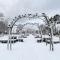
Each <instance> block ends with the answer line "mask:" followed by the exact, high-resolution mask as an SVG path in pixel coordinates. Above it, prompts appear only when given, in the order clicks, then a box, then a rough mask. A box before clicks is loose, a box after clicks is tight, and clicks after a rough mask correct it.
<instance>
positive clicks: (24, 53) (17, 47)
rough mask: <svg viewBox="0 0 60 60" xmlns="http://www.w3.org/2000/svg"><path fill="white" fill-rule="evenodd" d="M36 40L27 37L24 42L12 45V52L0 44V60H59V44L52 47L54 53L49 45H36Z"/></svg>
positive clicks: (30, 36)
mask: <svg viewBox="0 0 60 60" xmlns="http://www.w3.org/2000/svg"><path fill="white" fill-rule="evenodd" d="M36 41H37V38H34V36H33V35H31V34H30V35H29V36H28V37H27V38H24V42H23V43H21V42H17V43H15V44H12V50H11V51H10V50H7V44H1V43H0V59H1V60H60V53H59V52H60V44H55V45H54V51H53V52H52V51H50V49H49V45H47V46H46V44H45V43H37V42H36Z"/></svg>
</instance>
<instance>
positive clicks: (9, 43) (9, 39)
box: [7, 25, 12, 50]
mask: <svg viewBox="0 0 60 60" xmlns="http://www.w3.org/2000/svg"><path fill="white" fill-rule="evenodd" d="M8 29H9V33H8V42H7V49H8V50H12V44H11V26H10V25H9V26H8Z"/></svg>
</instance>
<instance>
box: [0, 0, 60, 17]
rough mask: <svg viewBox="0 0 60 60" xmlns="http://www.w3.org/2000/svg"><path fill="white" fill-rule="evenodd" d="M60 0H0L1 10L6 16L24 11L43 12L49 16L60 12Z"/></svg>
mask: <svg viewBox="0 0 60 60" xmlns="http://www.w3.org/2000/svg"><path fill="white" fill-rule="evenodd" d="M59 10H60V0H0V12H3V13H4V14H5V16H17V15H19V14H23V13H35V12H38V13H42V12H45V13H47V14H48V15H49V16H51V15H54V14H56V13H57V14H58V13H59V14H60V11H59Z"/></svg>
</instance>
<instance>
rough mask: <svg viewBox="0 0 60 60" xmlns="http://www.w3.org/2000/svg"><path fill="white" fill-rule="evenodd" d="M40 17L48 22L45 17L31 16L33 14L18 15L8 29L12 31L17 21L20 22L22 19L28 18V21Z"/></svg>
mask: <svg viewBox="0 0 60 60" xmlns="http://www.w3.org/2000/svg"><path fill="white" fill-rule="evenodd" d="M42 14H43V13H42ZM40 17H44V18H45V19H46V20H47V21H48V19H47V18H46V16H43V15H41V16H39V15H38V14H37V13H36V14H35V15H33V14H25V15H19V16H18V17H15V19H13V21H12V22H11V24H10V27H11V29H12V28H13V26H14V24H15V23H16V22H17V21H18V20H20V19H23V18H28V19H36V18H39V19H41V18H40ZM41 20H44V19H41Z"/></svg>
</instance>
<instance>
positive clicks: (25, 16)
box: [8, 13, 53, 50]
mask: <svg viewBox="0 0 60 60" xmlns="http://www.w3.org/2000/svg"><path fill="white" fill-rule="evenodd" d="M41 17H44V19H42V20H46V21H45V22H46V23H47V25H48V26H49V28H50V29H51V27H50V23H49V18H48V16H46V14H45V13H42V14H41V15H38V13H36V14H24V15H19V16H18V17H15V18H14V19H13V21H12V22H11V23H10V25H9V26H8V27H9V36H10V35H11V32H12V28H13V26H14V25H15V23H16V22H17V21H18V20H21V19H24V18H28V19H29V20H30V19H36V18H39V19H41ZM51 37H52V29H51ZM9 41H10V49H11V40H10V38H9V40H8V48H9ZM51 47H52V50H53V42H52V40H51V43H50V48H51Z"/></svg>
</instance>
